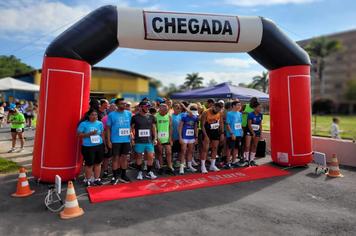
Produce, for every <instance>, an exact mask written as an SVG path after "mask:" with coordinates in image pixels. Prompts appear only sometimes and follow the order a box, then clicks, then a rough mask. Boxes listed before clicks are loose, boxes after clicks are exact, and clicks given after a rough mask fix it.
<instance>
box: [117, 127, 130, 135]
mask: <svg viewBox="0 0 356 236" xmlns="http://www.w3.org/2000/svg"><path fill="white" fill-rule="evenodd" d="M129 135H130V129H127V128H126V129H119V136H129Z"/></svg>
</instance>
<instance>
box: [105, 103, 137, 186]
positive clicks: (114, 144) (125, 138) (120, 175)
mask: <svg viewBox="0 0 356 236" xmlns="http://www.w3.org/2000/svg"><path fill="white" fill-rule="evenodd" d="M115 104H116V106H117V110H116V111H114V112H111V113H110V114H109V116H108V120H107V122H106V127H107V136H108V138H107V139H108V148H111V149H112V155H113V161H112V172H113V177H112V179H111V184H113V185H115V184H117V183H118V182H119V181H120V182H123V183H128V182H130V179H129V178H128V177H127V175H126V170H127V166H128V159H129V157H130V153H131V129H130V125H131V116H132V115H131V112H129V111H128V110H126V109H125V106H126V103H125V101H124V99H123V98H118V99H116V101H115Z"/></svg>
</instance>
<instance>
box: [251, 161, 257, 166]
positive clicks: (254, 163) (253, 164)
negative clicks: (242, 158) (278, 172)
mask: <svg viewBox="0 0 356 236" xmlns="http://www.w3.org/2000/svg"><path fill="white" fill-rule="evenodd" d="M250 166H258V165H257V163H256V162H255V161H250Z"/></svg>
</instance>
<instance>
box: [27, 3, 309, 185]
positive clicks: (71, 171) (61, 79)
mask: <svg viewBox="0 0 356 236" xmlns="http://www.w3.org/2000/svg"><path fill="white" fill-rule="evenodd" d="M117 47H127V48H140V49H154V50H180V51H205V52H248V53H249V55H250V56H252V57H253V58H254V59H255V60H256V61H258V62H259V63H260V64H261V65H263V66H264V67H265V68H266V69H268V70H269V73H270V89H269V91H270V115H271V149H272V159H273V161H274V162H276V163H278V164H280V165H286V166H297V165H306V164H307V163H309V162H310V161H311V154H312V150H311V123H310V121H311V107H310V76H309V69H310V68H309V66H310V61H309V57H308V55H307V54H306V52H305V51H304V50H303V49H301V48H300V47H299V46H298V45H297V44H296V43H295V42H293V41H292V40H290V39H289V38H288V37H287V36H286V35H285V34H283V33H282V32H281V31H280V30H279V29H278V27H277V26H276V25H275V24H274V23H273V22H272V21H270V20H268V19H265V18H262V17H241V16H229V15H214V14H194V13H174V12H157V11H143V10H140V9H127V8H125V9H120V8H116V7H115V6H104V7H101V8H99V9H97V10H95V11H93V12H92V13H90V14H89V15H87V16H86V17H85V18H83V19H82V20H80V21H79V22H77V23H76V24H74V25H73V26H71V27H70V28H69V29H67V30H66V31H65V32H63V33H62V34H61V35H59V36H58V37H57V38H56V39H55V40H54V41H53V42H52V43H51V44H50V45H49V47H48V48H47V50H46V53H45V57H44V62H43V69H42V80H41V92H40V114H39V118H38V126H37V130H36V139H35V148H34V157H33V175H34V176H35V177H36V178H39V179H40V180H41V181H45V182H53V181H54V176H55V175H56V174H59V175H60V176H61V177H62V179H63V180H64V181H66V180H69V179H73V178H75V177H76V176H77V175H78V174H79V172H80V168H81V165H82V158H81V155H80V143H79V139H78V137H77V136H76V126H77V123H78V121H79V119H80V118H81V117H82V116H83V114H84V113H85V111H86V110H87V109H88V103H89V93H90V76H91V65H94V64H95V63H97V62H99V61H100V60H102V59H103V58H105V57H106V56H107V55H109V54H110V53H111V52H112V51H114V50H115V49H116V48H117Z"/></svg>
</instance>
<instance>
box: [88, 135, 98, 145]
mask: <svg viewBox="0 0 356 236" xmlns="http://www.w3.org/2000/svg"><path fill="white" fill-rule="evenodd" d="M90 142H91V143H94V144H96V143H100V136H99V135H91V136H90Z"/></svg>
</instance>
